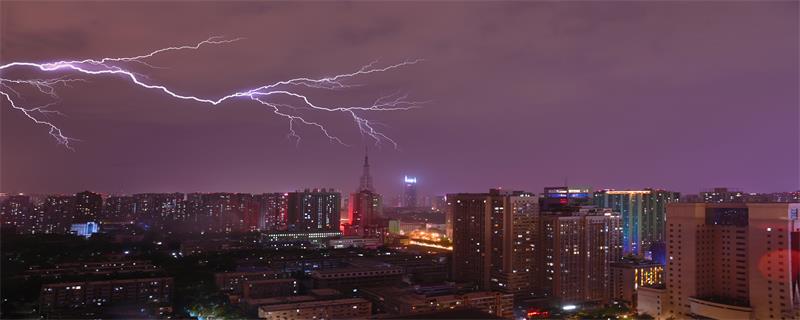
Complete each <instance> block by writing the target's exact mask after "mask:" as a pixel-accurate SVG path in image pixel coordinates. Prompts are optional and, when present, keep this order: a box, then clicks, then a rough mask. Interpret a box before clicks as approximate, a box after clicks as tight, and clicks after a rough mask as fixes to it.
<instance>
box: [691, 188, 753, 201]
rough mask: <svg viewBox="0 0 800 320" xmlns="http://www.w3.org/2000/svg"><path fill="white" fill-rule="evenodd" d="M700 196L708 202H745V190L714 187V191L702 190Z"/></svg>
mask: <svg viewBox="0 0 800 320" xmlns="http://www.w3.org/2000/svg"><path fill="white" fill-rule="evenodd" d="M700 198H701V199H702V200H703V202H707V203H729V202H733V203H738V202H745V194H744V192H741V191H734V190H728V188H714V190H713V191H706V192H701V193H700Z"/></svg>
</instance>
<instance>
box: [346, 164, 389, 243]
mask: <svg viewBox="0 0 800 320" xmlns="http://www.w3.org/2000/svg"><path fill="white" fill-rule="evenodd" d="M347 205H348V208H347V209H348V210H347V213H348V214H347V217H348V218H347V220H348V225H347V226H346V227H345V229H346V231H348V232H346V233H347V234H350V235H365V234H373V233H374V232H371V231H370V230H375V229H376V228H377V227H381V226H383V223H382V221H381V217H382V212H381V210H382V198H381V195H380V194H378V193H376V192H375V188H374V187H373V186H372V176H371V175H370V172H369V156H368V155H364V168H363V171H362V174H361V180H360V184H359V186H358V190H356V192H353V193H351V194H350V201H348V202H347Z"/></svg>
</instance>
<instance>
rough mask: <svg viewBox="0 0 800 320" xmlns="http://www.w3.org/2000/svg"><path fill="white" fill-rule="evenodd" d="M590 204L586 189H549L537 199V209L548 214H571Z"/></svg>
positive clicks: (590, 195) (588, 190) (590, 199)
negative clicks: (565, 212)
mask: <svg viewBox="0 0 800 320" xmlns="http://www.w3.org/2000/svg"><path fill="white" fill-rule="evenodd" d="M591 204H592V194H591V190H590V188H588V187H549V188H544V193H542V194H541V196H540V197H539V207H540V208H541V210H542V211H548V212H564V211H567V212H571V211H575V210H577V208H579V207H580V206H587V205H591Z"/></svg>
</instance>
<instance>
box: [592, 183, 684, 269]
mask: <svg viewBox="0 0 800 320" xmlns="http://www.w3.org/2000/svg"><path fill="white" fill-rule="evenodd" d="M678 200H680V194H679V193H677V192H672V191H665V190H656V189H644V190H601V191H596V192H595V193H594V203H595V205H596V206H598V207H600V208H610V209H612V210H613V211H614V212H618V213H620V216H621V217H622V246H623V250H624V253H625V254H634V255H638V256H641V257H647V258H652V257H653V254H652V252H653V251H652V249H653V248H652V247H653V245H654V244H659V243H663V242H664V237H665V232H664V223H665V221H666V211H667V204H668V203H671V202H678ZM658 262H660V263H665V261H658Z"/></svg>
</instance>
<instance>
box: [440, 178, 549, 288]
mask: <svg viewBox="0 0 800 320" xmlns="http://www.w3.org/2000/svg"><path fill="white" fill-rule="evenodd" d="M447 200H448V213H447V214H448V216H449V217H450V220H451V221H452V239H453V264H452V268H453V278H454V279H455V280H456V281H459V282H475V284H476V286H477V287H479V288H481V289H495V290H500V291H504V292H510V293H515V294H519V295H528V294H530V293H531V292H532V291H533V289H532V288H531V285H532V284H533V280H532V279H533V275H534V270H533V268H532V265H533V263H534V260H533V259H534V251H533V250H534V240H535V239H534V226H535V225H534V219H535V218H536V216H537V214H538V201H537V199H536V198H535V197H534V196H533V194H531V193H526V192H521V191H513V192H504V191H500V190H496V189H493V190H491V191H490V192H489V193H459V194H450V195H447Z"/></svg>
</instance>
